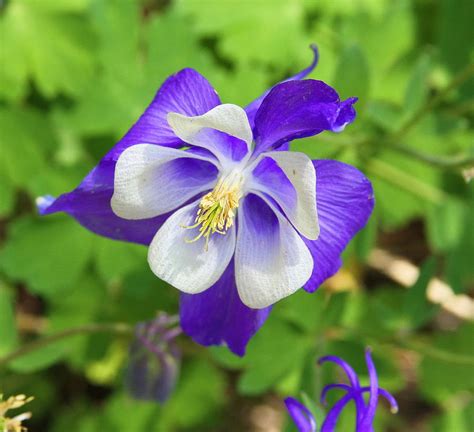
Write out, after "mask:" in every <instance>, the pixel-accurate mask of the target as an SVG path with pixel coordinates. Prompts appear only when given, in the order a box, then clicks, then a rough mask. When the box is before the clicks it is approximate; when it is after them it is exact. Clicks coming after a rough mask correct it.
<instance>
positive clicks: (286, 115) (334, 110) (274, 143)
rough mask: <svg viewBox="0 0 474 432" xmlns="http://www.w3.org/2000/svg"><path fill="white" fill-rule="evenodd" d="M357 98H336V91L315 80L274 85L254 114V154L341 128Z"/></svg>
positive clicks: (351, 114)
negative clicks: (342, 99) (343, 99)
mask: <svg viewBox="0 0 474 432" xmlns="http://www.w3.org/2000/svg"><path fill="white" fill-rule="evenodd" d="M356 101H357V98H350V99H347V100H345V101H341V100H340V99H339V95H338V94H337V92H336V90H334V89H333V88H332V87H330V86H329V85H327V84H326V83H324V82H323V81H318V80H302V81H289V82H284V83H281V84H278V85H277V86H275V87H274V88H273V89H272V90H271V91H270V93H269V94H268V95H267V97H266V98H265V99H264V100H263V102H262V104H261V105H260V108H259V109H258V112H257V114H256V115H255V127H254V139H255V143H256V144H255V151H254V153H255V155H258V154H260V153H262V152H264V151H268V150H271V149H274V148H278V147H279V146H280V145H281V144H283V143H285V142H288V141H292V140H294V139H297V138H304V137H308V136H313V135H316V134H318V133H320V132H322V131H325V130H328V131H332V132H339V131H341V130H342V129H343V128H344V126H345V125H347V124H348V123H351V122H352V121H354V119H355V115H356V112H355V110H354V108H353V107H352V105H353V104H354V103H355V102H356Z"/></svg>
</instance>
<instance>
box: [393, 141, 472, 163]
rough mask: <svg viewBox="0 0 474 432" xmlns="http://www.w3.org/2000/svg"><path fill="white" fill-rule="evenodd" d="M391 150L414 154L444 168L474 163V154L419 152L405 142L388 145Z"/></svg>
mask: <svg viewBox="0 0 474 432" xmlns="http://www.w3.org/2000/svg"><path fill="white" fill-rule="evenodd" d="M388 148H389V149H390V150H395V151H398V152H400V153H404V154H406V155H407V156H412V157H413V158H415V159H418V160H419V161H421V162H425V163H427V164H429V165H433V166H437V167H442V168H463V167H466V166H470V165H474V156H466V155H464V154H459V155H455V156H438V155H432V154H429V153H423V152H419V151H418V150H415V149H413V148H411V147H408V146H405V145H403V144H397V143H393V144H390V145H389V146H388Z"/></svg>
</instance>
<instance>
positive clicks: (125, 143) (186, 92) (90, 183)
mask: <svg viewBox="0 0 474 432" xmlns="http://www.w3.org/2000/svg"><path fill="white" fill-rule="evenodd" d="M219 104H220V100H219V97H218V96H217V93H216V92H215V90H214V89H213V88H212V86H211V85H210V84H209V82H208V81H207V80H206V79H205V78H204V77H203V76H202V75H200V74H199V73H198V72H196V71H195V70H193V69H183V70H182V71H180V72H178V73H176V74H175V75H172V76H171V77H169V78H168V79H167V80H166V81H165V82H164V84H163V85H162V87H161V88H160V89H159V90H158V92H157V94H156V96H155V98H154V99H153V101H152V102H151V104H150V105H149V106H148V108H147V109H146V110H145V112H144V113H143V114H142V116H141V117H140V118H139V119H138V121H137V122H136V123H135V125H134V126H132V128H131V129H130V130H129V131H128V132H127V133H126V135H125V136H124V137H123V138H122V139H121V140H120V141H119V142H118V143H117V144H116V145H115V146H114V147H113V148H112V149H111V150H110V151H109V152H108V153H107V154H106V155H105V156H104V157H103V158H102V160H101V161H100V162H99V164H98V165H97V166H96V167H95V168H94V169H93V170H92V171H91V172H90V173H89V174H88V175H87V176H86V178H85V179H84V180H83V181H82V182H81V184H80V185H79V186H78V187H77V188H76V189H74V190H73V191H72V192H69V193H66V194H63V195H61V196H60V197H58V198H57V199H56V200H54V201H53V200H51V199H49V200H47V204H48V205H44V204H45V202H44V200H43V201H42V200H41V199H40V204H42V205H41V206H40V207H39V211H40V214H42V215H47V214H51V213H56V212H66V213H68V214H70V215H71V216H73V217H74V218H75V219H76V220H77V221H78V222H79V223H80V224H81V225H83V226H84V227H86V228H88V229H89V230H91V231H93V232H95V233H96V234H100V235H103V236H106V237H110V238H113V239H117V240H125V241H130V242H134V243H141V244H149V243H150V241H151V240H152V238H153V236H154V235H155V233H156V231H157V230H158V228H159V227H160V226H161V225H162V223H163V222H164V221H165V220H166V218H167V216H168V215H163V216H158V217H156V218H153V219H147V220H136V221H129V220H126V219H122V218H120V217H118V216H117V215H115V214H114V212H113V211H112V208H111V206H110V200H111V198H112V194H113V188H114V171H115V164H116V162H117V159H118V158H119V156H120V154H121V153H122V152H123V151H124V150H125V149H126V148H128V147H130V146H133V145H136V144H143V143H147V144H157V145H161V146H167V147H181V146H183V145H184V144H183V142H182V141H181V139H179V138H178V137H177V136H176V135H175V134H174V133H173V131H172V130H171V128H170V126H169V124H168V121H167V119H166V115H167V114H168V112H171V111H172V112H177V113H180V114H183V115H187V116H199V115H201V114H204V113H206V112H208V111H209V110H211V109H212V108H214V107H215V106H217V105H219Z"/></svg>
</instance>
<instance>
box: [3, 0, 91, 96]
mask: <svg viewBox="0 0 474 432" xmlns="http://www.w3.org/2000/svg"><path fill="white" fill-rule="evenodd" d="M58 3H59V4H62V5H66V2H58ZM75 3H76V5H77V4H79V3H80V2H78V1H75ZM83 3H84V2H83ZM52 5H53V2H52V1H50V0H49V1H47V2H42V1H37V0H12V1H11V2H9V4H8V6H7V8H6V11H5V13H4V14H3V15H2V16H1V17H0V34H1V36H2V46H3V47H4V48H5V49H2V50H1V51H0V55H1V57H0V63H1V64H2V65H5V67H2V68H1V69H0V71H1V72H0V73H1V75H0V82H1V83H2V85H1V86H0V94H2V95H4V96H6V97H7V98H9V99H19V98H20V97H22V96H23V95H24V94H25V91H26V86H27V80H28V79H29V78H30V77H31V78H32V79H33V80H34V82H35V83H36V85H37V86H38V88H39V90H40V91H41V93H42V94H43V95H44V96H46V97H48V98H51V97H53V96H55V95H57V94H59V93H61V92H65V93H67V94H71V95H79V94H80V93H81V91H82V90H83V89H84V86H85V84H86V83H87V82H88V81H89V79H90V78H92V75H93V67H94V64H93V57H92V56H91V51H92V48H93V36H92V33H91V30H90V28H89V27H88V25H87V22H85V21H84V20H83V19H82V17H80V16H78V15H77V14H72V13H62V12H63V11H64V10H67V11H68V12H69V11H71V10H74V9H76V8H67V7H66V8H61V7H52ZM79 6H81V4H79Z"/></svg>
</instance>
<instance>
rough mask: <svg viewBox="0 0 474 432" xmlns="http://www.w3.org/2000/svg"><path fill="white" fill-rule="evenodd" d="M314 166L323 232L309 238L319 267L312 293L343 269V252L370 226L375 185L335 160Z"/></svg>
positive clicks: (311, 284)
mask: <svg viewBox="0 0 474 432" xmlns="http://www.w3.org/2000/svg"><path fill="white" fill-rule="evenodd" d="M313 163H314V167H315V169H316V173H317V182H316V196H317V208H318V218H319V229H320V232H319V237H318V239H317V240H316V241H311V240H307V239H305V243H306V245H307V246H308V249H309V250H310V251H311V255H312V256H313V260H314V264H315V265H314V268H313V273H312V275H311V278H310V279H309V280H308V282H307V283H306V284H305V286H304V288H305V290H306V291H308V292H313V291H315V290H316V289H317V288H318V287H319V286H320V285H321V283H322V282H324V281H325V280H326V279H327V278H329V277H331V276H333V275H334V274H335V273H336V272H337V271H338V270H339V268H340V267H341V264H342V262H341V258H340V255H341V253H342V251H343V250H344V249H345V247H346V246H347V244H348V243H349V241H350V240H351V239H352V238H353V237H354V236H355V235H356V234H357V232H358V231H359V230H361V229H362V228H363V227H364V226H365V225H366V223H367V221H368V220H369V217H370V215H371V213H372V210H373V207H374V193H373V190H372V185H371V183H370V181H369V180H368V179H367V178H366V177H365V176H364V174H362V173H361V172H360V171H359V170H358V169H356V168H354V167H352V166H350V165H347V164H345V163H342V162H338V161H332V160H316V161H313Z"/></svg>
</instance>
